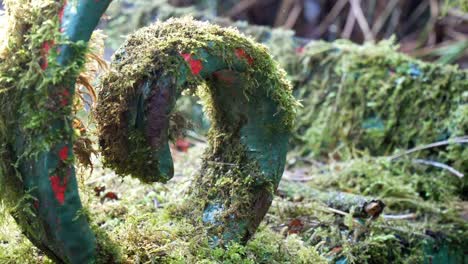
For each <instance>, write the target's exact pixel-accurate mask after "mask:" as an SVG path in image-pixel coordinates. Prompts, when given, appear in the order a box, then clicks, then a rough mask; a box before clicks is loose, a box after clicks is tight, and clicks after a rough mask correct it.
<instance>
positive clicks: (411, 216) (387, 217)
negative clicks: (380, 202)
mask: <svg viewBox="0 0 468 264" xmlns="http://www.w3.org/2000/svg"><path fill="white" fill-rule="evenodd" d="M416 216H417V215H416V214H415V213H411V214H403V215H386V214H383V215H382V217H383V219H385V220H408V219H415V218H416Z"/></svg>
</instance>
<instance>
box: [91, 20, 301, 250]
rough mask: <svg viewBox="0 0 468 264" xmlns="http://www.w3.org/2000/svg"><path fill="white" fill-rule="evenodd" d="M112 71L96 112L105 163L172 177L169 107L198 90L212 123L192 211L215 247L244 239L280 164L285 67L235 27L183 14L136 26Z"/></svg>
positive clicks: (284, 143) (151, 176)
mask: <svg viewBox="0 0 468 264" xmlns="http://www.w3.org/2000/svg"><path fill="white" fill-rule="evenodd" d="M111 68H112V69H111V71H110V73H109V74H108V75H106V76H104V78H103V81H102V87H101V91H100V93H99V97H100V100H99V104H98V107H97V115H96V116H97V121H98V124H99V130H100V131H99V143H100V147H101V150H102V153H103V156H104V158H105V165H107V166H108V167H110V168H112V169H114V170H115V171H116V172H117V173H119V174H122V175H127V174H130V175H133V176H136V177H138V178H140V179H141V180H142V181H144V182H154V181H161V182H165V181H167V180H169V179H170V178H171V177H172V174H173V164H172V158H171V153H170V151H169V145H168V140H169V139H170V138H171V135H170V134H169V131H170V129H169V123H170V122H169V121H170V119H171V116H172V115H173V108H174V105H175V101H176V100H177V98H178V97H180V96H181V95H182V94H183V93H189V94H197V95H198V96H199V97H200V98H201V99H202V101H203V104H204V108H205V110H206V112H207V115H208V116H209V118H210V119H211V122H212V126H211V129H210V132H209V136H208V138H209V140H208V141H209V147H208V150H207V151H206V153H205V154H204V156H203V159H202V170H201V172H200V174H199V175H198V177H196V179H195V182H194V184H193V188H192V189H191V197H192V199H191V203H190V206H191V207H193V208H192V209H191V212H189V214H191V215H192V216H193V217H194V218H196V219H201V221H202V222H203V224H204V225H205V226H207V228H208V232H209V233H210V234H211V239H212V243H213V245H218V244H225V243H227V242H229V241H239V242H246V241H247V240H248V239H249V238H250V237H251V236H252V235H253V233H254V232H255V230H256V229H257V227H258V225H259V223H260V221H261V220H262V219H263V216H264V215H265V214H266V212H267V210H268V208H269V206H270V204H271V202H272V197H273V192H274V190H275V189H276V188H277V186H278V183H279V181H280V179H281V176H282V173H283V169H284V165H285V159H286V152H287V148H288V140H289V133H290V129H291V128H292V122H293V120H294V117H295V107H296V104H297V103H296V101H295V100H294V98H293V96H292V93H291V88H290V85H289V83H288V82H287V81H286V80H285V73H284V71H282V70H280V69H279V67H278V65H277V63H276V62H275V61H273V60H272V59H271V57H270V55H269V54H268V52H267V51H266V49H265V48H264V47H263V46H261V45H259V44H256V43H254V42H253V41H251V40H249V39H247V38H245V37H244V36H242V35H240V34H239V33H238V32H237V31H235V30H233V29H222V28H220V27H218V26H214V25H210V24H208V23H203V22H195V21H193V20H191V19H188V18H185V19H170V20H168V21H167V22H163V23H156V24H154V25H152V26H150V27H146V28H142V29H140V30H138V31H137V32H136V33H135V34H132V35H131V36H129V37H128V39H127V41H126V42H125V44H124V45H123V46H122V47H121V48H120V49H119V50H118V51H117V52H116V54H115V55H114V58H113V63H112V65H111ZM252 212H255V213H254V214H252Z"/></svg>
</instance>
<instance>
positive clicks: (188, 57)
mask: <svg viewBox="0 0 468 264" xmlns="http://www.w3.org/2000/svg"><path fill="white" fill-rule="evenodd" d="M180 55H181V56H182V58H184V60H185V61H186V62H188V64H189V65H190V70H191V71H192V73H193V74H195V75H197V74H199V73H200V71H201V70H203V64H202V62H201V60H196V59H193V58H192V54H190V53H180Z"/></svg>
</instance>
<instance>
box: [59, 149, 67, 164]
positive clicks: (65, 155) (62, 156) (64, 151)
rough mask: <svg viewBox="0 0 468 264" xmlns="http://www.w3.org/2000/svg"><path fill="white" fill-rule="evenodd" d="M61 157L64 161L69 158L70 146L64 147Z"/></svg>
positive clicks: (60, 152)
mask: <svg viewBox="0 0 468 264" xmlns="http://www.w3.org/2000/svg"><path fill="white" fill-rule="evenodd" d="M59 157H60V160H62V161H64V160H66V159H67V158H68V146H64V147H63V148H62V149H60V150H59Z"/></svg>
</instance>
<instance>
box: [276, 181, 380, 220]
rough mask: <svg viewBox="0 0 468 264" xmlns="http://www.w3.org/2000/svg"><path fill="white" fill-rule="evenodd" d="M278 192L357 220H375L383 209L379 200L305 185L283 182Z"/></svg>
mask: <svg viewBox="0 0 468 264" xmlns="http://www.w3.org/2000/svg"><path fill="white" fill-rule="evenodd" d="M278 190H279V192H280V193H285V194H286V195H287V196H288V197H292V198H293V199H296V198H300V199H301V200H302V199H304V200H312V201H317V202H320V203H323V204H324V205H326V206H329V207H330V208H332V209H336V210H339V211H342V212H345V213H352V215H353V217H358V218H373V219H375V218H377V217H379V216H380V214H382V212H383V210H384V208H385V204H384V203H383V201H381V200H379V199H375V198H370V197H365V196H361V195H355V194H351V193H345V192H337V191H321V190H318V189H315V188H312V187H309V186H308V185H305V184H295V183H292V182H287V181H283V182H282V183H281V184H280V187H279V189H278Z"/></svg>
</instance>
